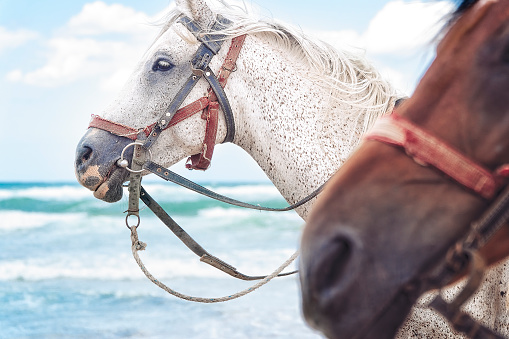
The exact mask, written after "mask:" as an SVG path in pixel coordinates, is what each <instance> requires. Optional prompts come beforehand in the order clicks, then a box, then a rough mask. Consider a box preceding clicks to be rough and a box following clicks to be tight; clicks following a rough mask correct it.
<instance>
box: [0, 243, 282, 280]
mask: <svg viewBox="0 0 509 339" xmlns="http://www.w3.org/2000/svg"><path fill="white" fill-rule="evenodd" d="M291 253H292V250H291V249H287V248H285V249H280V250H276V251H259V252H258V251H255V252H252V253H247V252H246V253H243V252H242V251H236V252H235V254H234V255H233V254H231V255H230V256H228V255H226V257H225V258H226V260H227V261H228V260H229V261H238V263H241V266H242V267H244V268H245V269H247V270H249V271H252V272H254V273H255V274H256V273H257V272H264V273H270V272H269V271H271V270H273V269H275V268H276V267H277V266H279V264H280V263H279V261H280V262H283V261H285V260H286V259H287V258H288V257H289V256H290V255H291ZM220 256H221V255H220ZM233 256H234V257H235V258H233ZM140 257H141V258H142V260H143V262H144V264H145V266H146V267H147V269H148V270H149V271H150V272H151V273H152V274H153V275H154V276H155V277H156V278H158V279H166V280H171V279H175V278H190V277H191V278H222V277H225V275H224V273H222V272H220V271H218V270H216V269H214V268H212V267H210V266H208V265H206V264H204V263H202V262H200V261H199V259H198V258H197V257H194V256H192V254H188V253H186V255H185V256H183V257H181V258H175V257H172V258H168V257H165V258H162V257H160V253H145V252H140ZM235 259H236V260H235ZM232 264H234V265H235V262H232ZM50 279H85V280H90V279H91V280H141V279H146V277H145V276H144V275H143V273H142V272H141V270H140V269H139V267H138V266H137V265H136V262H135V261H134V259H133V258H132V257H131V256H130V255H129V253H127V252H122V253H118V254H117V255H113V256H112V255H111V254H109V255H108V254H97V253H94V252H93V251H91V252H90V253H89V255H72V256H66V255H55V254H54V255H52V256H47V257H44V258H40V257H37V258H35V257H31V258H25V259H16V260H12V259H11V260H4V261H1V260H0V281H12V280H26V281H40V280H50Z"/></svg>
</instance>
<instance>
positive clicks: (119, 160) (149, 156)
mask: <svg viewBox="0 0 509 339" xmlns="http://www.w3.org/2000/svg"><path fill="white" fill-rule="evenodd" d="M131 146H143V144H142V143H141V142H132V143H130V144H128V145H127V146H126V147H124V149H123V150H122V153H120V159H118V161H117V163H118V162H121V161H122V160H125V159H124V153H125V151H126V149H128V148H129V147H131ZM146 151H148V158H149V160H150V161H152V152H150V150H149V149H146ZM124 168H125V169H126V170H128V171H129V172H131V173H141V172H143V171H144V170H143V169H141V170H138V171H135V170H132V169H130V168H129V166H126V167H124Z"/></svg>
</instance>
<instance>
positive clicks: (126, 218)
mask: <svg viewBox="0 0 509 339" xmlns="http://www.w3.org/2000/svg"><path fill="white" fill-rule="evenodd" d="M133 215H134V216H136V218H138V222H137V223H136V225H131V226H129V220H128V219H129V217H130V216H133ZM125 225H126V226H127V228H128V229H131V228H132V227H138V226H140V216H139V215H138V214H128V215H126V217H125Z"/></svg>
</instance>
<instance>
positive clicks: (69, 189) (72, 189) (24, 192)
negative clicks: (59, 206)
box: [0, 185, 91, 201]
mask: <svg viewBox="0 0 509 339" xmlns="http://www.w3.org/2000/svg"><path fill="white" fill-rule="evenodd" d="M15 198H30V199H36V200H59V201H60V200H66V201H68V200H83V199H86V198H91V192H90V191H88V190H87V189H85V188H83V187H81V186H72V185H62V186H53V185H51V186H32V187H24V188H9V189H5V188H2V189H0V200H8V199H15Z"/></svg>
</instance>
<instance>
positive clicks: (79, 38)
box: [0, 0, 453, 182]
mask: <svg viewBox="0 0 509 339" xmlns="http://www.w3.org/2000/svg"><path fill="white" fill-rule="evenodd" d="M232 1H233V0H232ZM237 1H238V0H237ZM245 3H247V4H248V5H251V6H254V7H255V8H257V11H258V12H259V15H261V16H262V17H269V18H276V19H278V20H281V21H284V22H287V23H289V24H292V25H294V26H297V27H299V28H300V29H302V30H303V31H304V32H305V33H308V34H310V35H313V36H316V37H318V38H320V39H322V40H324V41H327V42H329V43H331V44H333V45H334V46H336V47H338V48H346V49H350V48H353V49H356V50H362V51H365V54H366V56H367V58H368V59H369V60H371V61H372V62H373V63H374V65H375V67H376V68H377V69H378V70H379V71H380V72H381V73H382V75H383V76H384V77H385V78H387V79H388V80H390V81H391V82H392V83H393V84H394V85H395V86H396V87H397V88H398V89H399V90H400V91H401V92H402V93H404V94H407V95H410V94H411V93H412V91H413V88H414V87H415V85H416V83H417V81H418V79H419V78H420V77H421V76H422V74H423V72H424V71H425V69H426V68H427V66H428V65H429V63H430V61H431V60H432V57H433V50H434V45H435V41H434V38H435V37H436V36H437V33H438V31H439V29H440V27H441V24H442V22H443V18H444V15H446V14H447V13H449V12H450V11H451V10H452V8H453V5H452V2H451V1H408V0H407V1H404V0H394V1H382V0H350V1H344V0H328V1H326V0H314V1H302V0H245ZM173 5H174V3H173V1H170V0H150V1H141V0H117V1H115V0H113V1H110V0H103V1H93V0H90V1H84V0H73V1H61V0H41V1H32V0H30V1H29V0H0V126H1V128H2V130H1V132H0V145H1V149H2V151H1V154H2V157H1V159H2V160H1V161H0V166H1V168H0V182H7V181H9V182H12V181H21V182H34V181H36V182H73V181H75V176H74V167H73V163H74V154H75V148H76V145H77V143H78V141H79V139H80V138H81V136H82V135H83V134H84V133H85V131H86V128H87V125H88V122H89V120H90V115H91V114H97V113H99V112H101V110H102V108H104V107H106V106H107V105H108V103H109V102H110V101H112V100H113V99H114V98H115V96H116V94H117V93H118V92H119V90H120V89H121V87H122V85H123V83H124V82H125V81H126V80H127V78H128V76H129V74H130V72H131V71H132V70H134V66H135V64H136V62H137V61H138V60H139V59H140V58H141V56H142V54H143V53H144V52H145V50H146V49H147V48H148V46H149V44H150V43H151V42H152V41H153V39H154V37H155V36H156V35H157V33H158V31H159V27H158V26H157V25H155V24H154V23H155V22H157V21H158V20H160V19H161V18H162V17H163V16H164V13H166V12H167V11H168V9H169V8H171V6H173ZM172 170H175V171H177V172H178V173H181V174H184V175H186V176H187V177H189V178H191V179H192V180H197V181H202V182H203V181H209V182H210V181H264V180H267V179H266V177H265V175H264V174H263V172H262V171H261V170H260V169H259V168H258V166H257V165H256V163H255V162H254V161H253V160H252V159H251V158H250V157H249V156H248V155H247V154H246V153H245V152H244V151H242V150H241V149H240V148H238V147H236V146H234V145H220V146H218V147H217V148H216V152H215V154H214V158H213V160H212V167H211V169H209V170H208V171H206V172H198V171H192V172H189V171H187V170H184V165H183V163H182V162H181V163H178V164H176V165H174V166H173V167H172Z"/></svg>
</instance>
